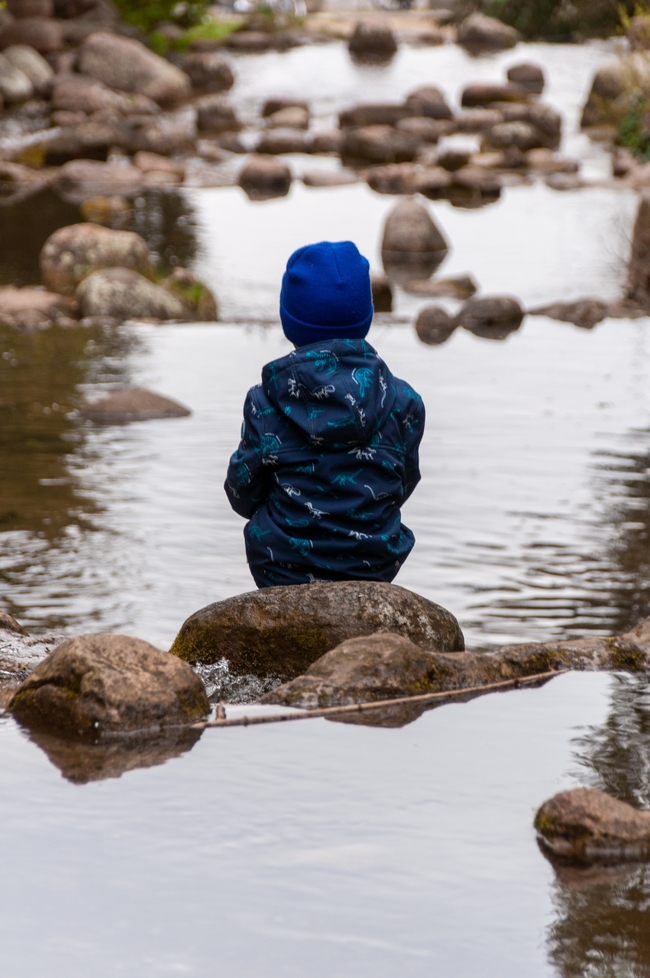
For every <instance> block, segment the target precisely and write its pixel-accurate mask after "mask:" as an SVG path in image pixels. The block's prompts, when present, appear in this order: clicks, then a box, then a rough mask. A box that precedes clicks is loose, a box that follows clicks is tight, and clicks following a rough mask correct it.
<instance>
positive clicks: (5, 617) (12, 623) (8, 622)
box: [0, 611, 27, 635]
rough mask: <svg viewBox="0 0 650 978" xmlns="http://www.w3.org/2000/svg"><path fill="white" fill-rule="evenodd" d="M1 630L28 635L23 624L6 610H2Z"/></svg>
mask: <svg viewBox="0 0 650 978" xmlns="http://www.w3.org/2000/svg"><path fill="white" fill-rule="evenodd" d="M0 632H14V634H16V635H27V632H26V631H25V629H24V628H23V626H22V625H20V624H19V623H18V622H17V621H16V619H15V618H12V617H11V615H9V614H7V612H6V611H0Z"/></svg>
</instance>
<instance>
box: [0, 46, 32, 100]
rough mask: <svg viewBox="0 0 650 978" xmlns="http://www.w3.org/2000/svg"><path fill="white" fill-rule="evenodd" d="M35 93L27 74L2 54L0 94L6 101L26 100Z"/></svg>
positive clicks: (0, 58)
mask: <svg viewBox="0 0 650 978" xmlns="http://www.w3.org/2000/svg"><path fill="white" fill-rule="evenodd" d="M33 94H34V86H33V85H32V83H31V81H30V80H29V78H28V77H27V75H26V74H25V73H24V72H23V71H21V70H20V68H17V67H16V66H15V65H14V64H12V62H11V61H10V60H9V59H8V58H7V57H5V55H4V54H0V96H1V97H2V99H3V101H4V102H24V101H25V100H26V99H28V98H31V97H32V95H33Z"/></svg>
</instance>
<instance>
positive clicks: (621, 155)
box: [612, 146, 639, 178]
mask: <svg viewBox="0 0 650 978" xmlns="http://www.w3.org/2000/svg"><path fill="white" fill-rule="evenodd" d="M638 165H639V161H638V159H637V157H636V156H635V155H634V153H633V152H632V150H630V149H627V147H625V146H615V147H614V151H613V153H612V176H613V177H619V178H622V177H626V176H627V175H628V174H629V173H631V172H632V171H633V170H635V169H636V168H637V166H638Z"/></svg>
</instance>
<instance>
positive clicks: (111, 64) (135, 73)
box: [0, 31, 191, 105]
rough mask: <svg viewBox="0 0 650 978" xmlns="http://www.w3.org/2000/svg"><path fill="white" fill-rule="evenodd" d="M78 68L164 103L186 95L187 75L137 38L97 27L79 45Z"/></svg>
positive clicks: (188, 90)
mask: <svg viewBox="0 0 650 978" xmlns="http://www.w3.org/2000/svg"><path fill="white" fill-rule="evenodd" d="M0 40H1V35H0ZM79 71H81V72H82V73H83V74H85V75H91V76H92V77H93V78H98V79H99V80H100V81H102V82H104V84H105V85H108V87H109V88H114V89H115V88H116V89H119V90H121V91H126V92H135V93H137V94H139V95H146V96H147V97H148V98H151V99H153V100H154V102H158V103H159V104H161V105H163V104H166V103H168V102H177V101H179V100H180V99H182V98H186V97H187V96H189V94H190V92H191V84H190V79H189V78H188V76H187V75H186V74H185V72H183V71H181V70H180V68H177V67H176V66H175V65H172V64H170V62H169V61H165V59H164V58H160V57H159V56H158V55H157V54H154V53H153V51H150V50H149V48H146V47H145V46H144V44H141V43H140V41H135V40H133V39H132V38H130V37H120V36H118V35H116V34H109V33H107V32H106V31H99V32H98V33H96V34H91V35H90V37H88V38H87V39H86V40H85V41H84V43H83V44H82V45H81V48H80V49H79Z"/></svg>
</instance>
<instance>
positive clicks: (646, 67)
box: [582, 51, 650, 127]
mask: <svg viewBox="0 0 650 978" xmlns="http://www.w3.org/2000/svg"><path fill="white" fill-rule="evenodd" d="M639 96H642V97H643V98H645V99H647V98H648V97H650V58H648V55H647V53H646V52H643V51H634V52H632V53H631V54H628V55H627V56H625V57H622V58H618V59H617V60H616V61H611V62H609V63H608V64H606V65H603V67H602V68H599V69H598V71H597V72H596V74H595V76H594V80H593V83H592V86H591V91H590V92H589V95H588V97H587V101H586V103H585V106H584V109H583V111H582V125H583V127H589V126H602V125H614V126H618V125H619V123H620V122H621V120H622V119H623V117H624V116H625V115H627V114H628V112H629V111H630V109H632V108H633V107H634V105H635V103H636V102H637V100H638V98H639Z"/></svg>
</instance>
